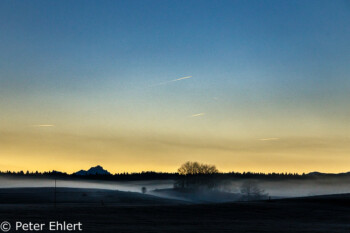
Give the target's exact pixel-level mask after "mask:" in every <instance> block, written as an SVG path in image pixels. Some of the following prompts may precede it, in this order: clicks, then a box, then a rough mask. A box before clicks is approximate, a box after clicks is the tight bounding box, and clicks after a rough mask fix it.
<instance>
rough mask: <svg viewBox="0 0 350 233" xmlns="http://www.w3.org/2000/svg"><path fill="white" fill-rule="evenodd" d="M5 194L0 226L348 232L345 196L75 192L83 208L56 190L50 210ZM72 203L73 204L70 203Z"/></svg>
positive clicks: (349, 210) (349, 198) (46, 203)
mask: <svg viewBox="0 0 350 233" xmlns="http://www.w3.org/2000/svg"><path fill="white" fill-rule="evenodd" d="M36 190H37V191H38V192H37V193H41V195H43V196H45V195H46V194H47V193H46V194H45V192H43V190H42V189H36ZM5 191H6V192H5ZM8 191H9V190H4V189H3V190H1V192H0V193H1V199H2V200H3V201H2V204H0V221H4V220H6V221H9V222H10V223H12V224H14V222H15V221H22V222H29V221H31V222H44V223H45V222H48V221H52V220H54V221H67V222H79V221H80V222H82V224H83V232H279V233H281V232H291V233H292V232H293V233H294V232H327V233H329V232H349V230H350V195H348V194H343V195H329V196H315V197H307V198H292V199H280V200H272V201H258V202H235V203H222V204H186V203H185V202H179V201H173V200H169V199H161V198H157V197H152V196H149V195H143V194H139V193H132V192H118V191H106V192H105V193H104V191H103V190H99V191H98V193H100V196H92V195H91V194H92V193H94V191H93V190H81V191H83V192H85V193H87V195H88V196H89V195H90V199H89V198H88V197H86V198H88V199H89V200H90V201H86V202H85V203H84V202H82V201H79V200H80V195H78V193H79V194H81V193H82V192H80V191H78V190H76V189H72V190H70V192H66V193H67V195H68V193H74V192H76V193H75V194H74V195H73V196H69V195H71V194H69V195H68V197H66V199H63V196H62V194H63V192H62V191H63V190H58V191H61V194H58V204H57V206H56V208H55V207H54V205H53V203H50V202H51V201H52V199H46V200H45V199H41V200H43V203H40V201H38V200H37V199H36V200H35V201H33V203H30V201H28V200H29V199H27V201H23V200H22V202H23V203H22V204H14V202H7V203H12V204H5V203H6V198H8V200H13V198H19V196H17V197H16V195H13V194H8V195H9V196H8V197H6V195H5V193H10V192H8ZM16 191H18V190H16ZM27 191H29V190H27ZM46 191H47V192H48V191H52V190H48V189H46ZM65 191H68V190H65ZM31 192H32V193H35V189H31ZM112 192H114V193H112ZM51 194H52V192H51ZM60 195H61V197H60ZM94 195H95V194H94ZM39 196H40V195H39ZM78 197H79V198H78ZM101 197H105V198H107V197H108V198H110V201H107V200H108V198H107V199H104V200H105V201H104V202H103V203H101V202H100V201H99V200H100V199H101ZM60 198H61V199H60ZM77 198H78V199H79V200H78V199H77ZM74 199H75V200H78V202H74V201H72V200H74ZM93 200H94V201H93ZM111 200H115V201H111ZM118 200H119V201H118ZM121 203H124V204H121ZM43 232H45V231H43Z"/></svg>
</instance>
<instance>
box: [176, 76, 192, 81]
mask: <svg viewBox="0 0 350 233" xmlns="http://www.w3.org/2000/svg"><path fill="white" fill-rule="evenodd" d="M189 78H192V76H186V77H182V78H177V79H174V80H171V82H176V81H180V80H184V79H189Z"/></svg>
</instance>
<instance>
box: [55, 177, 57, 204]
mask: <svg viewBox="0 0 350 233" xmlns="http://www.w3.org/2000/svg"><path fill="white" fill-rule="evenodd" d="M56 184H57V178H56V177H55V195H54V206H55V208H56V188H57V185H56Z"/></svg>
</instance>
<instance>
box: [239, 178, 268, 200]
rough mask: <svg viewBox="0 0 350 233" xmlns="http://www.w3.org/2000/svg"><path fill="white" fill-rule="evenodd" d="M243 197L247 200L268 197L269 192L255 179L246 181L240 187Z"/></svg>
mask: <svg viewBox="0 0 350 233" xmlns="http://www.w3.org/2000/svg"><path fill="white" fill-rule="evenodd" d="M240 191H241V194H242V199H243V200H246V201H251V200H262V199H266V198H267V196H268V194H267V193H265V191H264V190H263V189H261V188H260V187H259V186H258V184H257V183H256V182H254V181H246V182H244V183H243V184H242V185H241V188H240Z"/></svg>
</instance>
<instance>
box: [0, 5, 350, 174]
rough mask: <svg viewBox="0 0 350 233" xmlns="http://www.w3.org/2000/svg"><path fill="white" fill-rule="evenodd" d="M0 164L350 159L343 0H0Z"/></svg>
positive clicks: (247, 166)
mask: <svg viewBox="0 0 350 233" xmlns="http://www.w3.org/2000/svg"><path fill="white" fill-rule="evenodd" d="M0 51H1V52H0V158H1V161H0V170H2V171H6V170H13V171H19V170H24V171H26V170H29V171H36V170H38V171H48V170H59V171H64V172H68V173H71V172H75V171H77V170H80V169H88V168H89V167H91V166H95V165H97V164H99V165H101V166H103V167H104V168H105V169H107V170H109V171H111V172H139V171H164V172H175V171H176V170H177V168H178V167H179V166H180V165H181V164H182V163H184V162H186V161H199V162H203V163H209V164H215V165H216V166H217V168H218V169H219V170H220V171H223V172H228V171H240V172H242V171H254V172H299V173H302V172H312V171H320V172H345V171H350V156H349V155H350V108H349V106H350V77H349V75H350V65H349V63H350V3H349V1H340V0H335V1H330V0H329V1H322V0H317V1H316V0H315V1H313V0H310V1H298V0H296V1H277V0H276V1H266V0H261V1H254V0H252V1H237V0H236V1H224V0H221V1H206V0H201V1H199V0H198V1H193V0H186V1H182V0H176V1H168V0H159V1H157V0H142V1H141V0H139V1H138V0H133V1H105V0H103V1H91V0H84V1H82V0H77V1H66V0H63V1H37V0H34V1H17V0H11V1H9V0H8V1H1V2H0Z"/></svg>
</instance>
